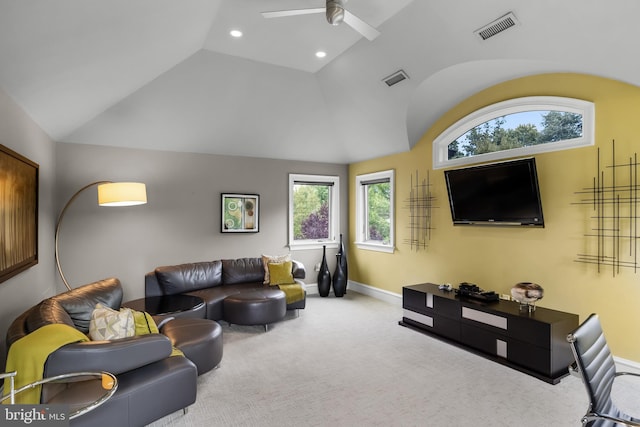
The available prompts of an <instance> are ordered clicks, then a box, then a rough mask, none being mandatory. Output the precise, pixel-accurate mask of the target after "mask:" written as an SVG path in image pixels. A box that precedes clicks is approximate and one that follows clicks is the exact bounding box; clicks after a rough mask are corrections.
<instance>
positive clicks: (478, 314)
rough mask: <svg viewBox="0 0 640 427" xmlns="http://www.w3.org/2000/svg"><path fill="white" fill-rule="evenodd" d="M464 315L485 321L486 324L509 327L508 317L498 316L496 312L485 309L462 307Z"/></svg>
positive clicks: (467, 317)
mask: <svg viewBox="0 0 640 427" xmlns="http://www.w3.org/2000/svg"><path fill="white" fill-rule="evenodd" d="M462 317H464V318H465V319H470V320H475V321H476V322H480V323H484V324H485V325H490V326H495V327H496V328H501V329H505V330H506V329H507V318H506V317H502V316H496V315H495V314H489V313H485V312H484V311H479V310H474V309H472V308H469V307H462Z"/></svg>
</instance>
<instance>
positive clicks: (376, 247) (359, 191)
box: [355, 169, 396, 253]
mask: <svg viewBox="0 0 640 427" xmlns="http://www.w3.org/2000/svg"><path fill="white" fill-rule="evenodd" d="M387 179H388V180H389V184H390V187H391V194H390V199H391V200H390V201H389V202H390V212H389V222H390V223H389V243H388V244H384V243H381V242H377V241H372V240H367V239H366V236H367V233H366V230H365V227H366V226H367V224H368V220H367V218H368V216H367V208H368V206H367V205H366V200H367V197H366V185H367V184H369V183H372V182H373V181H381V180H387ZM355 192H356V241H355V245H356V247H357V248H359V249H365V250H370V251H378V252H386V253H393V252H394V251H395V247H396V246H395V225H396V224H395V210H396V203H395V198H396V196H395V194H396V190H395V170H394V169H389V170H385V171H379V172H372V173H367V174H362V175H357V176H356V187H355Z"/></svg>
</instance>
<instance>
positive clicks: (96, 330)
mask: <svg viewBox="0 0 640 427" xmlns="http://www.w3.org/2000/svg"><path fill="white" fill-rule="evenodd" d="M135 333H136V325H135V322H134V319H133V312H132V310H131V309H128V308H122V309H121V310H120V311H117V310H114V309H112V308H109V307H105V306H104V305H102V304H100V303H98V304H96V308H95V309H94V310H93V312H92V313H91V320H90V321H89V337H91V339H92V340H94V341H101V340H117V339H120V338H126V337H132V336H134V335H135Z"/></svg>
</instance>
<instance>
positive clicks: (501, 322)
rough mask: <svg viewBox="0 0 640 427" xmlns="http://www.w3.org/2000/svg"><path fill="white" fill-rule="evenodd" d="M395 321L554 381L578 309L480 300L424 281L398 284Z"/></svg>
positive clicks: (569, 358) (563, 368) (568, 356)
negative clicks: (398, 312) (523, 308)
mask: <svg viewBox="0 0 640 427" xmlns="http://www.w3.org/2000/svg"><path fill="white" fill-rule="evenodd" d="M402 307H403V308H404V314H403V318H402V320H401V321H400V322H399V323H400V325H402V326H406V327H409V328H412V329H415V330H417V331H419V332H422V333H425V334H428V335H431V336H435V337H438V338H441V339H443V340H445V341H447V342H449V343H451V344H455V345H457V346H460V347H462V348H465V349H467V350H470V351H473V352H475V353H477V354H480V355H482V356H484V357H486V358H488V359H491V360H493V361H495V362H498V363H501V364H503V365H507V366H510V367H512V368H514V369H517V370H518V371H521V372H524V373H526V374H529V375H532V376H534V377H536V378H538V379H541V380H543V381H546V382H548V383H550V384H557V383H559V382H560V379H561V378H562V377H564V376H565V375H567V374H568V366H569V365H570V364H571V363H573V360H574V359H573V355H572V353H571V348H570V347H569V344H568V343H567V340H566V337H567V334H568V333H570V332H573V330H574V329H576V328H577V327H578V315H577V314H571V313H565V312H562V311H556V310H550V309H547V308H543V307H537V308H536V309H535V310H534V311H532V312H531V313H529V311H521V310H520V306H519V304H518V303H517V302H514V301H504V300H500V301H493V302H483V301H479V300H474V299H469V298H465V297H460V296H458V295H456V294H455V293H454V292H451V291H446V290H441V289H439V288H438V285H434V284H432V283H423V284H419V285H411V286H405V287H403V288H402Z"/></svg>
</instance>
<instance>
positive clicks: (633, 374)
mask: <svg viewBox="0 0 640 427" xmlns="http://www.w3.org/2000/svg"><path fill="white" fill-rule="evenodd" d="M622 375H629V376H631V377H638V378H640V374H636V373H635V372H616V377H619V376H622Z"/></svg>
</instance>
